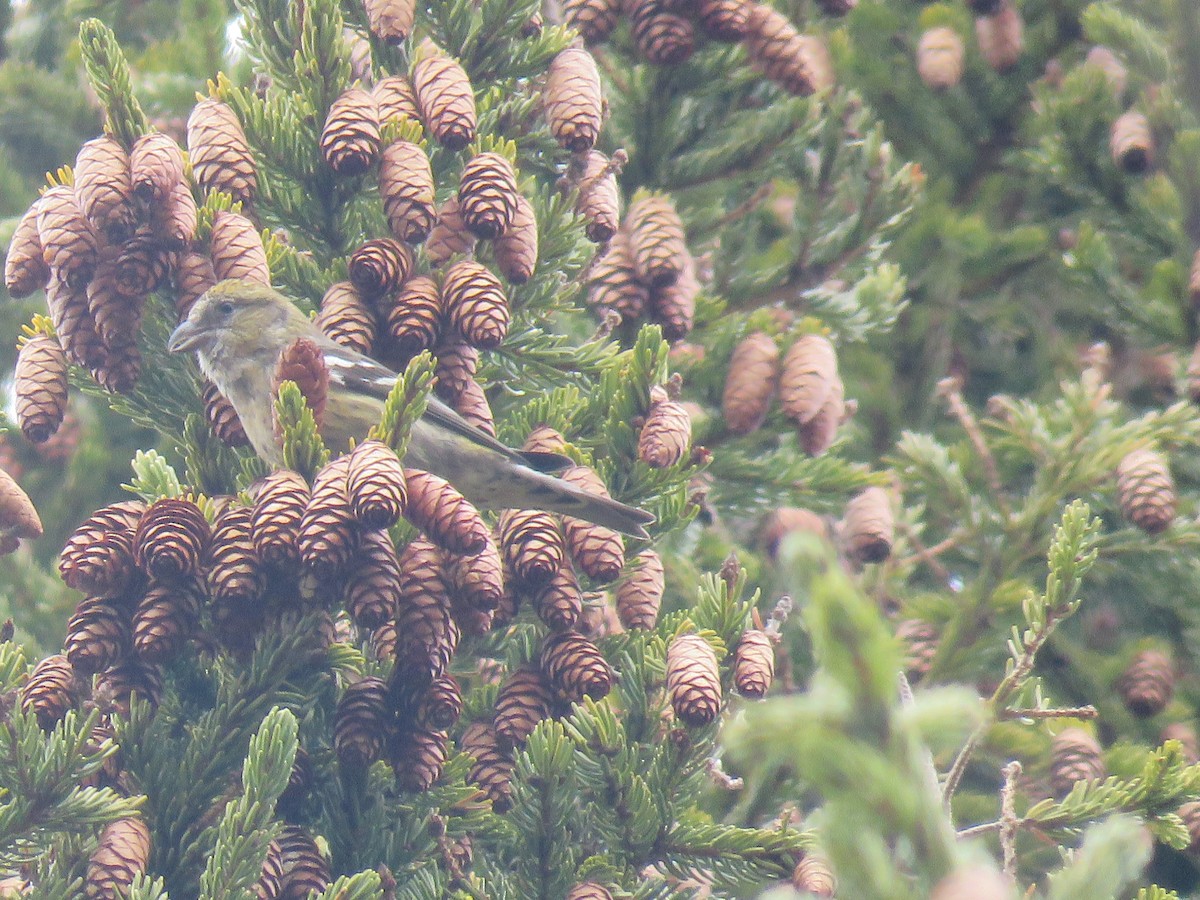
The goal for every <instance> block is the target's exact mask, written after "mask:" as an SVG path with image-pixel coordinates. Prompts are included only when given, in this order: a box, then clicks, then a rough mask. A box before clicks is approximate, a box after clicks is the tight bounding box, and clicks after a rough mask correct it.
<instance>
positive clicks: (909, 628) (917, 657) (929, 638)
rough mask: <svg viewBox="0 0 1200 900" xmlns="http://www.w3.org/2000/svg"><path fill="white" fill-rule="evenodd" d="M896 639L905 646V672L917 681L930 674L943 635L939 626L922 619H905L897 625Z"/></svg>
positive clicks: (911, 679) (913, 680) (910, 678)
mask: <svg viewBox="0 0 1200 900" xmlns="http://www.w3.org/2000/svg"><path fill="white" fill-rule="evenodd" d="M896 639H897V640H899V641H900V643H901V645H902V646H903V648H904V674H905V675H906V676H907V677H908V680H909V681H912V682H917V681H920V680H921V679H922V678H924V677H925V676H926V675H928V674H929V670H930V668H931V667H932V665H933V658H934V656H936V655H937V649H938V644H939V642H940V641H941V635H940V634H939V632H938V630H937V626H935V625H933V624H932V623H930V622H924V621H922V620H921V619H905V620H904V621H903V622H901V623H900V624H899V625H898V626H897V627H896Z"/></svg>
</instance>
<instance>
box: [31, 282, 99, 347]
mask: <svg viewBox="0 0 1200 900" xmlns="http://www.w3.org/2000/svg"><path fill="white" fill-rule="evenodd" d="M46 306H47V307H48V308H49V310H50V321H51V322H53V323H54V333H55V334H56V335H58V342H59V343H60V344H62V348H63V351H64V352H65V353H66V354H67V359H69V360H70V361H71V362H73V363H75V364H76V365H78V366H83V367H84V368H88V369H92V368H96V367H98V366H102V365H104V363H105V361H106V360H107V358H108V351H107V350H106V349H105V347H104V342H103V341H102V340H100V335H99V334H97V332H96V320H95V319H93V318H92V314H91V313H90V312H88V297H87V288H86V286H85V287H80V288H72V287H69V286H68V285H67V284H66V282H64V281H59V280H58V279H57V278H52V279H50V283H49V284H47V285H46Z"/></svg>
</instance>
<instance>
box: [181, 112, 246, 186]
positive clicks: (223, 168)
mask: <svg viewBox="0 0 1200 900" xmlns="http://www.w3.org/2000/svg"><path fill="white" fill-rule="evenodd" d="M187 146H188V157H189V159H190V160H191V163H192V177H193V178H195V180H196V183H197V184H198V185H200V187H201V188H203V189H204V191H205V193H208V192H209V191H222V192H224V193H226V194H229V195H230V196H231V197H232V198H233V199H234V200H236V201H239V202H241V203H248V202H249V201H250V200H252V199H253V198H254V194H255V193H256V191H257V190H258V178H257V176H256V174H255V171H254V158H253V157H252V156H251V155H250V144H249V143H248V142H247V140H246V132H245V131H243V130H242V123H241V122H239V121H238V118H237V116H236V115H234V112H233V110H232V109H230V108H229V107H228V106H227V105H226V104H224V103H222V102H221V101H220V100H216V99H213V98H211V97H210V98H207V99H204V100H201V101H200V102H199V103H197V104H196V105H195V106H194V107H193V108H192V112H191V114H190V115H189V116H188V120H187Z"/></svg>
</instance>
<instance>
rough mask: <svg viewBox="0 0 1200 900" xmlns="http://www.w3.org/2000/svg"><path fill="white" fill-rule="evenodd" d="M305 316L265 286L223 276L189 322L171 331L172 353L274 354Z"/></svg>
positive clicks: (194, 307)
mask: <svg viewBox="0 0 1200 900" xmlns="http://www.w3.org/2000/svg"><path fill="white" fill-rule="evenodd" d="M306 321H307V319H306V318H305V317H304V314H303V313H302V312H301V311H300V310H299V309H297V308H296V306H295V305H294V304H293V303H292V302H291V301H290V300H288V298H287V297H284V296H283V295H282V294H280V293H279V292H278V291H276V290H274V289H273V288H270V287H267V286H266V285H262V284H257V283H254V282H250V281H242V280H240V279H235V278H227V279H225V280H224V281H221V282H218V283H217V284H215V285H213V287H211V288H209V289H208V290H207V291H206V292H205V293H204V294H202V295H201V296H200V298H199V299H198V300H197V301H196V302H195V303H194V304H193V305H192V308H191V310H189V311H188V315H187V318H186V319H184V320H183V321H182V322H180V323H179V326H178V327H177V328H176V329H175V330H174V331H173V332H172V333H171V337H170V339H169V341H168V343H167V349H168V350H170V351H171V352H172V353H182V352H185V351H189V350H194V351H196V352H197V353H199V354H201V356H203V355H205V354H214V353H220V352H228V351H235V352H238V353H239V355H242V356H252V355H254V354H255V353H257V352H258V351H260V350H264V351H265V350H272V349H274V350H277V349H278V347H279V343H280V341H281V340H282V339H283V338H284V336H285V335H286V334H287V332H288V331H289V330H290V329H292V328H294V327H295V323H296V322H306Z"/></svg>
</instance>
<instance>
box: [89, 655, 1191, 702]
mask: <svg viewBox="0 0 1200 900" xmlns="http://www.w3.org/2000/svg"><path fill="white" fill-rule="evenodd" d="M72 662H73V660H72ZM76 668H78V666H77V667H76ZM1117 691H1118V692H1119V693H1120V695H1121V700H1122V701H1123V702H1124V704H1125V708H1126V709H1128V710H1129V711H1130V712H1131V713H1133V714H1134V715H1135V716H1138V717H1139V718H1143V719H1144V718H1148V717H1149V716H1155V715H1158V714H1159V713H1160V712H1162V711H1163V710H1164V709H1165V708H1166V706H1167V704H1168V703H1170V702H1171V698H1172V697H1173V696H1175V664H1174V663H1173V662H1172V661H1171V658H1170V657H1169V656H1167V655H1166V654H1165V653H1160V652H1159V651H1157V650H1143V651H1141V652H1140V653H1138V654H1137V656H1135V657H1134V658H1133V660H1132V661H1131V662H1130V663H1129V665H1128V666H1127V667H1126V669H1125V671H1124V672H1123V673H1121V677H1120V678H1119V679H1118V680H1117Z"/></svg>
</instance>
